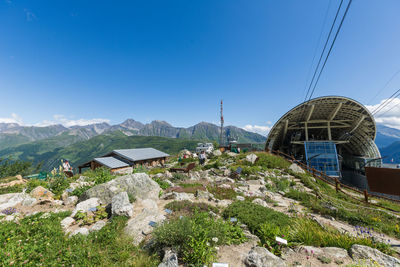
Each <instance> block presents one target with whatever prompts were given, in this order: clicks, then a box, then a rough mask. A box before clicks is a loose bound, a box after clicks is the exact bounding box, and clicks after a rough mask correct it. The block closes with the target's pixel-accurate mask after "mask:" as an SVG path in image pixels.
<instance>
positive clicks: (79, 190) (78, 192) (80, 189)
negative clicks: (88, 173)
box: [71, 185, 93, 198]
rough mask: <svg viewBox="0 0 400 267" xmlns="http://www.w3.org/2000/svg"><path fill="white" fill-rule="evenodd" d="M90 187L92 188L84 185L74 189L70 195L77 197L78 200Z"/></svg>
mask: <svg viewBox="0 0 400 267" xmlns="http://www.w3.org/2000/svg"><path fill="white" fill-rule="evenodd" d="M92 187H93V186H91V185H84V186H81V187H78V188H75V189H74V191H72V193H71V195H73V196H77V197H78V198H79V197H80V196H81V195H82V194H83V193H85V192H86V191H88V190H89V189H90V188H92Z"/></svg>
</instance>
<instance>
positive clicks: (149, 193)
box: [80, 173, 161, 204]
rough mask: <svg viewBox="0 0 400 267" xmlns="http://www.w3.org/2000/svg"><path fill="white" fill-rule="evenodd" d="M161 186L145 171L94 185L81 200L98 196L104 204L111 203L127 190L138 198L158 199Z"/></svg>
mask: <svg viewBox="0 0 400 267" xmlns="http://www.w3.org/2000/svg"><path fill="white" fill-rule="evenodd" d="M160 190H161V188H160V186H159V185H158V184H157V183H156V182H155V181H153V180H152V179H151V178H150V177H149V176H148V175H147V174H145V173H134V174H131V175H125V176H121V177H117V178H115V179H113V180H111V181H109V182H107V183H104V184H100V185H97V186H94V187H92V188H90V189H89V190H87V191H86V192H85V193H83V194H82V196H81V197H80V200H86V199H89V198H93V197H97V198H99V199H100V200H101V202H103V203H104V204H108V203H111V200H112V197H113V196H114V195H116V194H118V193H120V192H124V191H126V192H127V193H128V194H131V195H132V196H134V197H135V198H136V199H147V198H151V199H158V194H159V192H160Z"/></svg>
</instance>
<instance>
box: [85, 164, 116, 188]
mask: <svg viewBox="0 0 400 267" xmlns="http://www.w3.org/2000/svg"><path fill="white" fill-rule="evenodd" d="M84 175H85V176H87V177H89V179H90V180H91V181H94V183H95V185H98V184H104V183H107V182H108V181H111V180H112V179H114V178H115V177H117V176H116V175H114V174H112V173H111V172H110V169H108V168H105V167H101V168H97V169H95V170H89V171H87V172H85V173H84Z"/></svg>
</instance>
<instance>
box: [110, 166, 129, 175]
mask: <svg viewBox="0 0 400 267" xmlns="http://www.w3.org/2000/svg"><path fill="white" fill-rule="evenodd" d="M114 173H115V174H132V173H133V168H132V167H126V168H123V169H119V170H116V171H114Z"/></svg>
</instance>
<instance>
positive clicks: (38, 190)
mask: <svg viewBox="0 0 400 267" xmlns="http://www.w3.org/2000/svg"><path fill="white" fill-rule="evenodd" d="M31 196H32V197H34V198H36V199H39V200H53V198H54V194H53V192H51V191H50V190H49V189H46V188H44V187H43V186H38V187H35V189H33V190H32V191H31Z"/></svg>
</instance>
